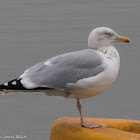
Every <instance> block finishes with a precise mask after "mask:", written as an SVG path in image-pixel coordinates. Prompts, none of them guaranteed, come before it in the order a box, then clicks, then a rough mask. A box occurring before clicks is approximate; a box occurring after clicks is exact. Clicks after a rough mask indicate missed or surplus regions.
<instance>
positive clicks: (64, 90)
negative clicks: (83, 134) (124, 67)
mask: <svg viewBox="0 0 140 140" xmlns="http://www.w3.org/2000/svg"><path fill="white" fill-rule="evenodd" d="M115 42H125V43H129V42H130V39H129V38H127V37H124V36H119V35H118V34H117V33H116V32H114V31H113V30H112V29H110V28H108V27H98V28H95V29H94V30H92V32H91V33H90V35H89V38H88V46H89V48H88V49H85V50H80V51H75V52H70V53H65V54H62V55H58V56H55V57H52V58H50V59H47V60H46V61H43V62H40V63H38V64H36V65H34V66H32V67H30V68H29V69H27V70H26V71H25V72H24V73H23V74H22V75H20V76H19V77H18V78H16V79H14V80H12V81H9V82H6V83H4V84H2V85H0V89H1V91H3V92H4V94H7V93H10V92H44V93H45V94H46V95H48V96H63V97H66V98H75V99H76V100H77V108H78V111H79V114H80V124H81V126H83V127H87V128H97V127H100V126H99V125H95V124H92V123H89V122H84V120H83V116H82V111H81V104H80V99H84V98H90V97H93V96H96V95H98V94H100V93H102V92H104V91H105V90H106V89H107V88H108V87H110V85H111V84H112V83H113V82H114V81H115V79H116V77H117V74H118V70H119V65H120V56H119V53H118V51H117V50H116V49H115V47H114V46H113V43H115Z"/></svg>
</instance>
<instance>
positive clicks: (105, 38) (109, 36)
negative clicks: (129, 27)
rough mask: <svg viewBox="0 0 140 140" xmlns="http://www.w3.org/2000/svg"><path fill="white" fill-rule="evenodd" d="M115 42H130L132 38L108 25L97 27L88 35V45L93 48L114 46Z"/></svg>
mask: <svg viewBox="0 0 140 140" xmlns="http://www.w3.org/2000/svg"><path fill="white" fill-rule="evenodd" d="M114 42H125V43H130V39H129V38H127V37H124V36H119V35H118V34H117V33H116V32H115V31H113V30H112V29H110V28H108V27H98V28H95V29H94V30H92V32H91V33H90V35H89V37H88V45H89V47H90V48H92V49H98V48H101V47H107V46H112V45H113V43H114Z"/></svg>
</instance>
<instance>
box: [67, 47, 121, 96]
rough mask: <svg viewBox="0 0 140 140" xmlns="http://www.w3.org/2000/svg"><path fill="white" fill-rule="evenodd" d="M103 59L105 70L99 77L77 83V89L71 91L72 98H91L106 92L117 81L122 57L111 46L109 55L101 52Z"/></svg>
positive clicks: (108, 49)
mask: <svg viewBox="0 0 140 140" xmlns="http://www.w3.org/2000/svg"><path fill="white" fill-rule="evenodd" d="M99 55H100V56H101V57H102V58H103V61H104V62H103V64H104V65H105V66H106V68H105V70H104V71H103V72H101V73H100V74H98V75H97V76H93V77H89V78H85V79H81V80H79V81H77V83H76V86H77V88H76V89H73V90H71V93H72V94H71V95H70V96H69V97H70V98H79V99H82V98H90V97H93V96H96V95H98V94H100V93H102V92H104V91H105V90H106V89H107V88H109V87H110V86H111V84H112V83H113V82H114V81H115V79H116V77H117V74H118V71H119V66H120V56H119V53H118V51H117V50H116V49H115V48H114V47H113V46H110V47H108V48H107V53H106V54H105V53H103V52H99Z"/></svg>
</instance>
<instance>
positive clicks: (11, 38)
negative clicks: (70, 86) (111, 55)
mask: <svg viewBox="0 0 140 140" xmlns="http://www.w3.org/2000/svg"><path fill="white" fill-rule="evenodd" d="M99 26H107V27H110V28H112V29H113V30H115V31H116V32H117V33H118V34H120V35H124V36H127V37H129V38H131V40H132V43H131V44H124V43H117V44H115V46H116V48H117V49H118V51H119V53H120V57H121V66H120V71H119V75H118V78H117V80H116V82H115V83H114V84H113V85H112V86H111V87H110V88H109V89H108V90H107V91H106V92H104V93H103V94H101V95H98V96H96V97H94V98H90V99H86V100H82V101H81V103H82V105H83V114H84V116H85V117H98V118H119V119H136V120H139V119H140V1H139V0H133V1H132V0H117V1H113V0H106V1H105V0H0V83H4V82H6V81H8V80H11V79H14V78H16V77H18V76H19V75H20V74H22V73H23V72H24V70H25V69H27V68H28V67H30V66H32V65H34V64H36V63H38V62H40V61H44V60H46V59H48V58H50V57H53V56H55V55H59V54H62V53H66V52H71V51H76V50H81V49H85V48H87V47H88V45H87V39H88V35H89V33H90V31H91V30H92V29H93V28H96V27H99ZM60 117H79V115H78V112H77V109H76V101H75V100H74V99H65V98H63V97H48V96H46V95H44V94H43V93H13V94H9V95H6V96H3V95H2V93H1V94H0V140H5V139H13V140H17V139H19V140H20V139H22V140H23V139H27V140H49V135H50V130H51V126H52V124H53V122H54V121H55V120H56V119H58V118H60ZM16 135H24V136H25V137H24V136H23V137H24V138H16ZM2 136H13V138H4V137H2Z"/></svg>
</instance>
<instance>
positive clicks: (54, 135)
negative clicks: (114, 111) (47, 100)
mask: <svg viewBox="0 0 140 140" xmlns="http://www.w3.org/2000/svg"><path fill="white" fill-rule="evenodd" d="M84 120H85V121H87V122H92V123H94V124H99V125H102V127H101V128H96V129H88V128H83V127H81V126H80V123H79V122H80V120H79V118H60V119H58V120H56V121H55V122H54V124H53V126H52V129H51V134H50V140H140V121H135V120H120V119H100V118H84Z"/></svg>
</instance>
